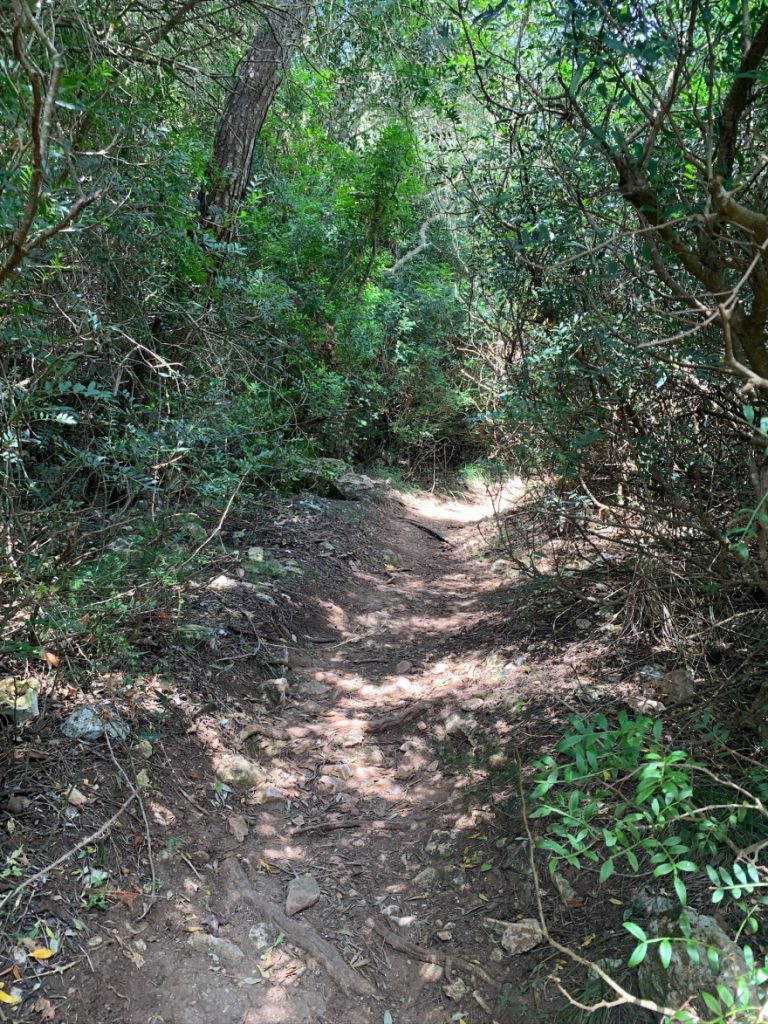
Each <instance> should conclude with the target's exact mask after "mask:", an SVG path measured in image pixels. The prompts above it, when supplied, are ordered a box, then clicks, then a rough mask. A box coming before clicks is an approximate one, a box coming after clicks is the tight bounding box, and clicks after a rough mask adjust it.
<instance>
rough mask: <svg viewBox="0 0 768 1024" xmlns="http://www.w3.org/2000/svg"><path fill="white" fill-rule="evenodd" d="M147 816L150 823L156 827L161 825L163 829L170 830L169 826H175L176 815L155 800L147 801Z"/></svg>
mask: <svg viewBox="0 0 768 1024" xmlns="http://www.w3.org/2000/svg"><path fill="white" fill-rule="evenodd" d="M149 816H150V817H151V818H152V821H154V822H155V824H157V825H162V826H163V827H164V828H170V827H171V825H175V824H176V815H175V814H174V813H173V811H172V810H171V809H170V807H166V806H165V804H161V803H158V802H157V801H156V800H150V801H149Z"/></svg>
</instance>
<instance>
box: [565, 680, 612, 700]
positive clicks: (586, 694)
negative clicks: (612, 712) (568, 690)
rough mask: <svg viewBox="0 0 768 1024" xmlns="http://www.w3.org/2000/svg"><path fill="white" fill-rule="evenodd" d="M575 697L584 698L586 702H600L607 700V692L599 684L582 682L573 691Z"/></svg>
mask: <svg viewBox="0 0 768 1024" xmlns="http://www.w3.org/2000/svg"><path fill="white" fill-rule="evenodd" d="M573 695H574V697H577V698H578V699H579V700H583V701H584V702H585V703H586V704H599V703H600V702H601V701H602V700H605V693H604V692H603V691H602V690H601V689H600V687H599V686H592V685H591V684H590V683H582V684H581V686H577V687H576V689H575V690H574V691H573Z"/></svg>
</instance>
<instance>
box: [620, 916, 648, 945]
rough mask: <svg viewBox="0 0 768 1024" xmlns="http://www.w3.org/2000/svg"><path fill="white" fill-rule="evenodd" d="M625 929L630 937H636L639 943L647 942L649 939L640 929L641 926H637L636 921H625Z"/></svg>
mask: <svg viewBox="0 0 768 1024" xmlns="http://www.w3.org/2000/svg"><path fill="white" fill-rule="evenodd" d="M624 927H625V928H626V929H627V931H628V932H629V934H630V935H632V936H634V938H636V939H637V940H638V941H639V942H647V941H648V937H647V935H646V934H645V932H644V931H643V929H642V928H641V927H640V925H639V924H635V922H634V921H625V922H624Z"/></svg>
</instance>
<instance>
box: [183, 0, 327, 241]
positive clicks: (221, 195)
mask: <svg viewBox="0 0 768 1024" xmlns="http://www.w3.org/2000/svg"><path fill="white" fill-rule="evenodd" d="M311 8H312V3H311V0H277V2H276V3H273V4H272V5H271V6H270V8H269V12H268V13H267V14H265V16H264V17H265V21H266V25H265V27H264V28H263V29H261V30H260V31H259V32H257V33H256V36H255V37H254V40H253V42H252V43H251V47H250V49H249V50H248V53H247V54H246V55H245V58H244V59H243V61H242V63H241V65H240V68H239V69H238V73H237V77H236V79H235V82H234V84H233V86H232V90H231V92H230V94H229V96H228V98H227V102H226V103H225V105H224V110H223V112H222V115H221V119H220V121H219V126H218V128H217V130H216V138H215V140H214V143H213V156H212V158H211V161H210V163H209V165H208V170H207V172H206V176H205V182H204V183H203V187H202V189H201V192H200V221H201V224H202V226H203V228H204V229H205V230H206V231H209V232H211V234H213V236H214V237H215V238H216V240H217V241H220V242H221V241H228V240H229V238H230V237H231V233H232V225H233V216H234V214H235V212H236V211H237V208H238V206H239V205H240V203H241V202H242V201H243V199H244V198H245V195H246V193H247V191H248V185H249V183H250V179H251V167H252V164H253V150H254V146H255V144H256V139H257V138H258V137H259V132H260V131H261V126H262V125H263V124H264V119H265V118H266V116H267V112H268V111H269V108H270V106H271V104H272V100H273V99H274V97H275V93H276V92H277V87H278V86H279V84H280V80H281V77H282V74H283V72H284V71H285V70H286V69H287V67H288V64H289V62H290V59H291V55H292V53H293V51H294V49H295V48H296V45H297V43H298V42H299V40H300V39H301V35H302V32H303V31H304V26H305V25H306V22H307V18H308V16H309V12H310V10H311Z"/></svg>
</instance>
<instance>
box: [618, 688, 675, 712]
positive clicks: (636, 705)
mask: <svg viewBox="0 0 768 1024" xmlns="http://www.w3.org/2000/svg"><path fill="white" fill-rule="evenodd" d="M626 700H627V704H629V706H630V707H631V708H632V710H633V711H636V712H637V713H638V714H639V715H660V714H661V712H662V711H666V709H667V706H666V704H662V703H661V701H660V700H652V699H651V698H650V697H641V696H640V695H639V694H636V693H630V694H629V696H628V697H627V698H626Z"/></svg>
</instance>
